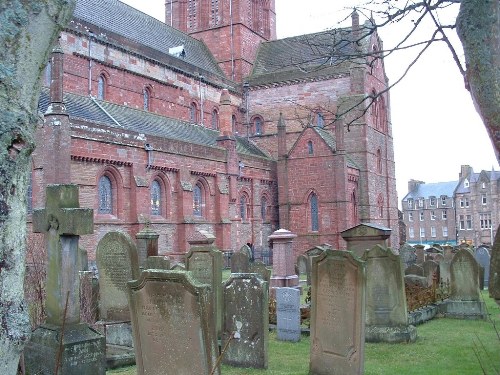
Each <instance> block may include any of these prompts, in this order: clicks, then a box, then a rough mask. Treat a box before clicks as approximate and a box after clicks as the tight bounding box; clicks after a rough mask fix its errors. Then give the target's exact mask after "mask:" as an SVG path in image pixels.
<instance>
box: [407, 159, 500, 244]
mask: <svg viewBox="0 0 500 375" xmlns="http://www.w3.org/2000/svg"><path fill="white" fill-rule="evenodd" d="M499 181H500V172H498V171H485V170H483V171H481V172H480V173H475V172H474V171H473V169H472V168H471V167H470V166H468V165H463V166H462V167H461V171H460V174H459V180H457V181H450V182H438V183H424V182H422V181H415V180H411V181H409V183H408V194H407V195H406V196H405V197H404V198H403V199H402V211H403V221H404V223H405V225H406V231H407V232H406V237H407V242H408V243H409V244H411V245H415V244H424V245H431V244H434V243H438V244H450V245H458V244H461V243H467V244H470V245H474V246H476V247H477V246H480V245H491V244H492V243H493V239H494V238H495V234H496V228H497V227H498V223H499V219H500V218H499V214H500V212H499V206H498V204H499V203H498V197H499V195H498V193H499V186H500V183H499Z"/></svg>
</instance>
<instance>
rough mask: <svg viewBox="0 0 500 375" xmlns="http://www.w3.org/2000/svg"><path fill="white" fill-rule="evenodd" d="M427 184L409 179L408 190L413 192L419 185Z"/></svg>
mask: <svg viewBox="0 0 500 375" xmlns="http://www.w3.org/2000/svg"><path fill="white" fill-rule="evenodd" d="M422 184H425V182H423V181H418V180H410V181H408V192H412V191H414V190H416V189H417V188H418V186H419V185H422Z"/></svg>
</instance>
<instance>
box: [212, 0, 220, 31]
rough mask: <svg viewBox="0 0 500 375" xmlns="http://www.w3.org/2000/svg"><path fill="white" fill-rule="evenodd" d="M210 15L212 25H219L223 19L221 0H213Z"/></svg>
mask: <svg viewBox="0 0 500 375" xmlns="http://www.w3.org/2000/svg"><path fill="white" fill-rule="evenodd" d="M210 16H211V17H210V23H211V26H212V27H213V26H217V25H219V23H220V19H221V16H220V6H219V0H212V4H211V9H210Z"/></svg>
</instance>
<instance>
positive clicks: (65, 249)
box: [25, 185, 106, 375]
mask: <svg viewBox="0 0 500 375" xmlns="http://www.w3.org/2000/svg"><path fill="white" fill-rule="evenodd" d="M33 230H34V232H36V233H40V232H41V233H45V240H46V246H47V255H48V263H47V282H46V291H47V300H46V312H47V320H46V323H45V324H43V325H41V326H40V327H38V328H37V329H36V330H35V331H34V332H33V335H32V338H31V341H30V342H29V343H28V344H27V346H26V350H25V363H26V369H27V371H28V372H29V373H31V374H41V375H49V374H54V373H55V368H56V363H58V364H59V369H58V372H59V373H60V374H64V375H66V374H69V375H72V374H75V375H76V374H105V371H106V366H105V339H104V337H103V336H102V335H100V334H99V333H98V332H97V331H95V330H93V329H92V328H90V327H89V326H88V325H87V324H85V323H80V291H79V279H80V278H79V274H78V272H79V265H80V262H79V260H78V254H79V252H78V240H79V237H80V235H84V234H90V233H93V210H92V209H90V208H80V206H79V199H78V187H77V186H76V185H48V186H47V189H46V204H45V208H44V209H39V210H35V212H34V213H33ZM63 327H64V330H63Z"/></svg>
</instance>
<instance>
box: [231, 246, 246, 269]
mask: <svg viewBox="0 0 500 375" xmlns="http://www.w3.org/2000/svg"><path fill="white" fill-rule="evenodd" d="M245 246H246V245H245ZM249 269H250V259H249V257H248V254H247V253H246V252H243V251H237V252H235V253H233V255H232V256H231V272H232V273H248V271H249Z"/></svg>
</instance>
